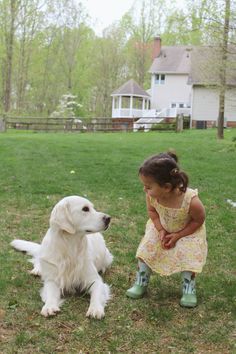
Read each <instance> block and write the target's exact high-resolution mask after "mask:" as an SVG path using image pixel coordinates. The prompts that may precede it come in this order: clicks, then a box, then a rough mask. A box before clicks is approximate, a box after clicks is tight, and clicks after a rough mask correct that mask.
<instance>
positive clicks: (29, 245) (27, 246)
mask: <svg viewBox="0 0 236 354" xmlns="http://www.w3.org/2000/svg"><path fill="white" fill-rule="evenodd" d="M11 246H12V247H14V248H15V249H17V250H18V251H22V252H27V253H28V254H29V255H31V256H33V257H36V256H37V255H38V253H39V250H40V246H41V245H40V244H39V243H36V242H31V241H24V240H14V241H12V242H11Z"/></svg>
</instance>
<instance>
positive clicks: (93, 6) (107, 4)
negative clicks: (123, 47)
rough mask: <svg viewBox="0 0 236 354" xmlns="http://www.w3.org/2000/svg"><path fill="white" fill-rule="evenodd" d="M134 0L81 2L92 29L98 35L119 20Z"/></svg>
mask: <svg viewBox="0 0 236 354" xmlns="http://www.w3.org/2000/svg"><path fill="white" fill-rule="evenodd" d="M134 1H135V0H81V2H82V3H83V5H84V6H85V8H86V9H87V11H88V13H89V15H90V17H91V18H92V21H93V23H92V27H93V28H94V30H95V32H96V33H97V34H98V35H101V34H102V30H103V29H104V28H106V27H107V26H109V25H110V24H112V23H113V22H114V21H117V20H120V19H121V17H122V16H123V15H124V14H125V12H127V11H128V10H129V9H130V8H131V6H132V5H133V3H134Z"/></svg>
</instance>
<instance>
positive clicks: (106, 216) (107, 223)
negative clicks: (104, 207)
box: [103, 215, 111, 227]
mask: <svg viewBox="0 0 236 354" xmlns="http://www.w3.org/2000/svg"><path fill="white" fill-rule="evenodd" d="M103 220H104V223H105V226H106V227H107V226H108V225H109V224H110V221H111V217H110V216H108V215H104V216H103Z"/></svg>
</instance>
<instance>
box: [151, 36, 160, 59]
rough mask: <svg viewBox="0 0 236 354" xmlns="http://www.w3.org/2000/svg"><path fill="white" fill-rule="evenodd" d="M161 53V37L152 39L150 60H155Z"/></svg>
mask: <svg viewBox="0 0 236 354" xmlns="http://www.w3.org/2000/svg"><path fill="white" fill-rule="evenodd" d="M160 53H161V37H159V36H157V37H154V39H153V48H152V60H154V59H155V58H157V57H158V56H159V55H160Z"/></svg>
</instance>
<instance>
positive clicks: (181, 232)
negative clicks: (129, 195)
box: [126, 152, 207, 307]
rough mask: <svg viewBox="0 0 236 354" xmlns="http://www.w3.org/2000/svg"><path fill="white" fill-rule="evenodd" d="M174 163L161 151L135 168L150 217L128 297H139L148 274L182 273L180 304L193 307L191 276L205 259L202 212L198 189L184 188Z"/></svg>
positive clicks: (183, 177) (171, 156)
mask: <svg viewBox="0 0 236 354" xmlns="http://www.w3.org/2000/svg"><path fill="white" fill-rule="evenodd" d="M177 162H178V159H177V156H176V155H175V154H174V153H172V152H167V153H161V154H159V155H155V156H152V157H150V158H148V159H147V160H146V161H144V163H143V165H142V166H141V167H140V169H139V177H140V180H141V182H142V183H143V185H144V192H145V193H146V203H147V211H148V215H149V217H150V219H149V220H148V222H147V225H146V231H145V235H144V237H143V239H142V241H141V243H140V245H139V247H138V250H137V255H136V257H137V258H138V272H137V277H136V281H135V283H134V285H133V287H132V288H130V289H129V290H127V292H126V295H127V296H128V297H130V298H133V299H139V298H141V297H142V296H143V295H144V294H145V292H146V290H147V285H148V282H149V277H150V273H151V271H153V272H155V273H159V274H160V275H170V274H173V273H177V272H182V278H183V295H182V298H181V300H180V305H181V306H184V307H195V306H196V305H197V297H196V291H195V273H201V271H202V268H203V265H204V264H205V262H206V256H207V242H206V230H205V223H204V221H205V210H204V207H203V205H202V203H201V201H200V199H199V198H198V193H197V190H193V189H190V188H188V176H187V175H186V173H185V172H183V171H181V170H180V169H179V166H178V164H177Z"/></svg>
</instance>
